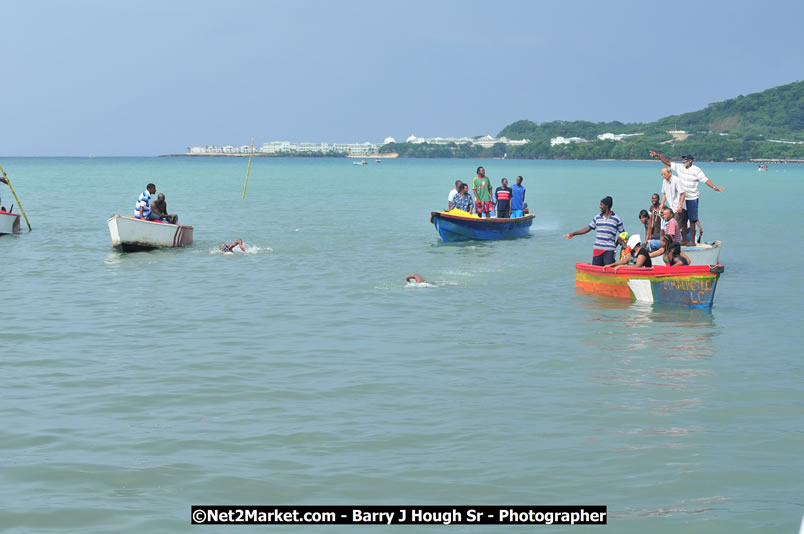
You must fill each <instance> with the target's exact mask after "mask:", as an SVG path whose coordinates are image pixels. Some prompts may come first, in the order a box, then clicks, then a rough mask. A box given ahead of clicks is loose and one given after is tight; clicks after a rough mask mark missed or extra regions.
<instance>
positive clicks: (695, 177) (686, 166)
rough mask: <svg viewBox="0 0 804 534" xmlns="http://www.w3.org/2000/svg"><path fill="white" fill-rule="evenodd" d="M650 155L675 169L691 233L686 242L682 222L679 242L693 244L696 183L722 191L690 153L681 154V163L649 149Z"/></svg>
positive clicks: (696, 217) (685, 226) (685, 233)
mask: <svg viewBox="0 0 804 534" xmlns="http://www.w3.org/2000/svg"><path fill="white" fill-rule="evenodd" d="M650 157H652V158H659V159H660V160H661V161H662V163H664V164H665V165H669V166H670V169H671V170H673V171H676V174H677V175H678V178H679V180H681V185H682V187H683V189H684V193H685V203H686V206H687V220H688V221H689V223H690V233H691V234H692V236H691V238H692V241H690V242H689V243H687V225H686V224H683V225H682V227H681V244H682V245H686V244H689V245H694V244H695V223H696V222H698V184H699V183H700V182H703V183H705V184H706V185H708V186H709V187H711V188H712V189H714V190H715V191H717V192H718V193H720V192H722V191H723V188H722V187H716V186H715V184H713V183H712V181H711V180H710V179H709V178H707V177H706V175H705V174H704V172H703V171H702V170H701V168H700V167H698V166H697V165H693V164H692V161H693V160H694V159H695V158H693V157H692V155H690V154H686V155H684V156H681V161H682V163H673V162H672V161H670V160H669V159H667V158H666V157H664V156H662V155H661V154H659V153H657V152H654V151H653V150H651V151H650Z"/></svg>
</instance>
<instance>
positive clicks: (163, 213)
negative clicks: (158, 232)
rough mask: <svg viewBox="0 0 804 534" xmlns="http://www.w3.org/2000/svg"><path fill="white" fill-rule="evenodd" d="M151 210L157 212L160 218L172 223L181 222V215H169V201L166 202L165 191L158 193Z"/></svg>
mask: <svg viewBox="0 0 804 534" xmlns="http://www.w3.org/2000/svg"><path fill="white" fill-rule="evenodd" d="M151 212H152V213H155V214H156V216H157V217H159V219H161V220H163V221H165V222H168V223H170V224H178V223H179V216H178V215H169V214H168V212H167V202H165V195H164V194H163V193H159V194H158V195H156V200H154V201H153V202H152V203H151Z"/></svg>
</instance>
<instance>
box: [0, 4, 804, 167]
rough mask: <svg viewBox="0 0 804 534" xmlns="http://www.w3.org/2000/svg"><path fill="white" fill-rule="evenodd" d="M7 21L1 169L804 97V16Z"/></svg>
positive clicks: (477, 11)
mask: <svg viewBox="0 0 804 534" xmlns="http://www.w3.org/2000/svg"><path fill="white" fill-rule="evenodd" d="M0 20H1V21H2V24H1V25H0V29H1V30H2V31H1V32H0V102H2V107H0V156H24V155H76V156H85V155H88V154H90V153H94V154H96V155H157V154H166V153H178V152H183V151H185V149H186V147H187V146H190V145H206V144H219V145H225V144H233V145H240V144H247V143H248V142H249V140H250V139H251V137H254V138H255V140H256V141H255V142H256V144H257V145H260V144H262V143H263V142H265V141H272V140H289V141H314V142H323V141H328V142H335V141H337V142H363V141H374V142H378V141H382V140H383V139H384V138H385V137H386V136H389V135H390V136H393V137H395V138H396V139H397V140H404V139H405V138H406V137H407V136H409V135H411V134H415V135H417V136H424V137H431V136H464V135H485V134H491V135H495V134H497V133H498V132H499V131H500V130H501V129H502V128H503V127H505V126H506V125H508V124H510V123H512V122H514V121H516V120H520V119H529V120H532V121H536V122H544V121H549V120H558V119H563V120H575V119H584V120H591V121H610V120H619V121H623V122H646V121H652V120H655V119H658V118H660V117H663V116H666V115H670V114H675V113H681V112H685V111H694V110H697V109H700V108H703V107H705V106H706V105H707V104H709V103H711V102H716V101H719V100H723V99H726V98H731V97H735V96H737V95H740V94H749V93H753V92H757V91H761V90H764V89H767V88H770V87H774V86H777V85H782V84H786V83H790V82H794V81H798V80H800V79H802V78H804V77H803V76H802V71H803V70H804V57H803V56H804V32H802V31H801V28H800V25H801V21H802V20H804V1H802V0H791V1H774V0H769V1H764V2H759V1H751V2H747V1H733V0H730V1H703V2H697V1H696V2H687V1H682V2H642V1H622V2H618V1H612V2H602V1H571V0H563V1H562V0H555V1H550V2H545V1H539V0H531V1H505V0H503V1H494V0H488V1H486V2H472V1H465V0H461V1H438V0H430V1H408V0H406V1H393V2H391V1H381V0H373V1H339V2H336V1H323V0H322V1H290V0H288V1H283V2H273V1H237V0H234V1H231V0H230V1H227V2H223V1H217V2H209V1H171V0H167V1H164V0H160V1H143V0H136V1H134V0H131V1H129V0H117V1H113V0H109V1H92V0H72V1H70V2H55V1H54V2H41V1H36V0H31V1H26V2H20V1H17V0H8V1H7V0H0Z"/></svg>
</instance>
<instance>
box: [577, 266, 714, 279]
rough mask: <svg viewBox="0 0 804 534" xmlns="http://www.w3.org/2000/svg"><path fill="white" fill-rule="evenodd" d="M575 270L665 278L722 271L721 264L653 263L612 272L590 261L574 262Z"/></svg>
mask: <svg viewBox="0 0 804 534" xmlns="http://www.w3.org/2000/svg"><path fill="white" fill-rule="evenodd" d="M575 269H576V272H582V273H587V274H594V275H598V276H605V277H608V278H667V277H695V276H713V275H714V276H717V275H720V274H722V273H723V271H724V268H723V265H720V264H716V265H676V266H673V267H668V266H666V265H654V266H653V267H621V268H620V269H618V270H617V272H614V267H602V266H600V265H592V264H591V263H576V264H575Z"/></svg>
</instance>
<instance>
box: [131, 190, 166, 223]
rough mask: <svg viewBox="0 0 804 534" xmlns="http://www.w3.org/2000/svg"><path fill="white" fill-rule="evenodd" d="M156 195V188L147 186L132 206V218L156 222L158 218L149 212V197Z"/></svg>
mask: <svg viewBox="0 0 804 534" xmlns="http://www.w3.org/2000/svg"><path fill="white" fill-rule="evenodd" d="M154 193H156V186H155V185H154V184H148V185H147V186H146V187H145V191H143V192H142V194H141V195H140V197H139V198H138V199H137V204H135V205H134V217H136V218H137V219H142V220H144V221H158V220H160V218H159V216H158V215H157V214H156V213H154V212H152V211H151V195H153V194H154Z"/></svg>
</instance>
